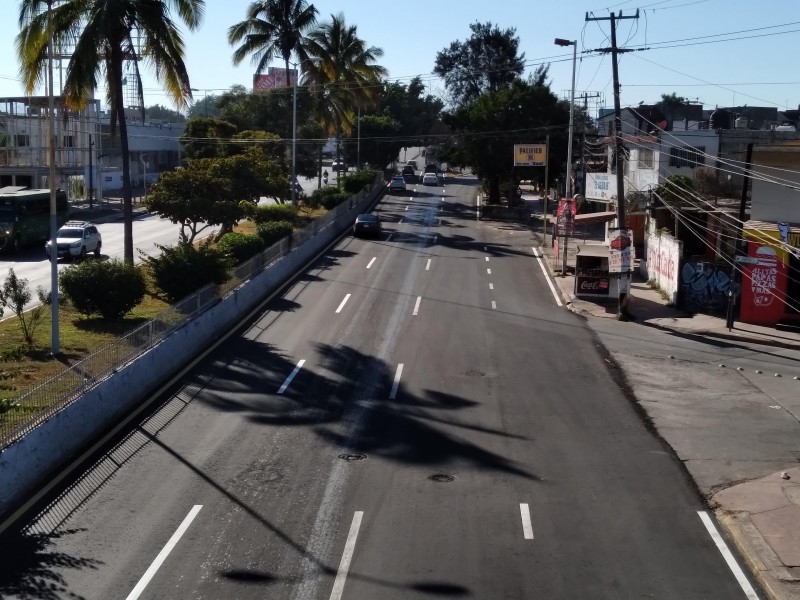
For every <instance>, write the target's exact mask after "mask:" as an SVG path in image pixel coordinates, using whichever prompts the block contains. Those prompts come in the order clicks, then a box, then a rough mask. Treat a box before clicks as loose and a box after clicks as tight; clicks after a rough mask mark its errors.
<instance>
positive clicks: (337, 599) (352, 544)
mask: <svg viewBox="0 0 800 600" xmlns="http://www.w3.org/2000/svg"><path fill="white" fill-rule="evenodd" d="M363 517H364V511H363V510H357V511H356V512H355V514H354V515H353V522H352V523H351V524H350V533H348V534H347V541H346V542H345V544H344V552H342V560H341V561H340V562H339V571H338V572H337V573H336V579H335V580H334V582H333V589H332V590H331V597H330V600H341V597H342V592H343V591H344V583H345V581H347V572H348V571H349V570H350V561H351V560H353V551H354V550H355V548H356V539H357V538H358V530H359V529H360V528H361V519H362V518H363Z"/></svg>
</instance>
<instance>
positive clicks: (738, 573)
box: [697, 510, 758, 600]
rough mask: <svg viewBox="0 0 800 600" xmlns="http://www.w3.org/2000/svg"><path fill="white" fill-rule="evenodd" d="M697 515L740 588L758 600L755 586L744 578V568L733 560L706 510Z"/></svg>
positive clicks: (754, 599) (752, 599)
mask: <svg viewBox="0 0 800 600" xmlns="http://www.w3.org/2000/svg"><path fill="white" fill-rule="evenodd" d="M697 514H698V515H699V516H700V520H701V521H703V525H705V526H706V530H707V531H708V534H709V535H710V536H711V539H712V540H714V543H715V544H716V545H717V550H719V551H720V552H721V553H722V556H723V557H724V558H725V562H726V563H728V567H729V568H730V570H731V571H732V572H733V576H734V577H736V581H738V582H739V586H741V588H742V591H743V592H744V595H745V596H747V597H748V598H749V599H750V600H758V595H757V594H756V591H755V590H754V589H753V586H751V585H750V582H749V581H747V577H745V576H744V573H743V572H742V568H741V567H740V566H739V564H738V563H737V562H736V559H735V558H733V554H731V551H730V550H729V549H728V545H727V544H726V543H725V540H723V539H722V536H721V535H720V534H719V532H718V531H717V528H716V527H715V526H714V522H713V521H712V520H711V517H710V516H709V514H708V513H707V512H706V511H704V510H698V511H697Z"/></svg>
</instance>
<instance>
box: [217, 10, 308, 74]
mask: <svg viewBox="0 0 800 600" xmlns="http://www.w3.org/2000/svg"><path fill="white" fill-rule="evenodd" d="M316 23H317V9H316V8H314V5H313V4H308V2H306V0H260V1H259V0H256V1H255V2H251V3H250V6H248V7H247V16H246V18H245V20H244V21H241V22H240V23H236V24H235V25H233V26H231V27H230V29H228V42H229V43H230V44H231V45H235V44H239V43H240V42H241V45H240V46H239V47H238V48H236V50H235V51H234V53H233V64H234V65H239V64H241V63H242V61H243V60H244V59H245V58H247V56H248V55H252V63H253V65H254V66H255V67H256V73H257V74H261V73H263V72H264V71H265V70H266V68H267V66H268V65H269V62H270V61H271V60H272V59H273V58H277V57H280V58H282V59H283V62H284V64H285V65H286V71H287V73H288V71H289V59H290V58H291V57H292V53H293V52H294V53H295V54H296V55H297V56H298V57H299V58H300V59H304V58H306V53H305V49H304V46H305V41H306V40H305V32H306V31H308V30H309V29H311V28H313V27H314V25H316ZM286 87H289V80H288V78H287V80H286Z"/></svg>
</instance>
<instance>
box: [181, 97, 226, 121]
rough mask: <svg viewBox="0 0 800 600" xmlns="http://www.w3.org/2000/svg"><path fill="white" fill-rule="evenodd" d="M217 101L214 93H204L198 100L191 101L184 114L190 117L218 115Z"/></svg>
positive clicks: (217, 98)
mask: <svg viewBox="0 0 800 600" xmlns="http://www.w3.org/2000/svg"><path fill="white" fill-rule="evenodd" d="M218 101H219V96H217V95H215V94H211V95H205V96H203V97H202V98H200V99H199V100H196V101H194V102H192V105H191V106H190V107H189V110H187V111H186V116H187V117H188V118H190V119H191V118H193V117H218V116H219V109H218V108H217V102H218Z"/></svg>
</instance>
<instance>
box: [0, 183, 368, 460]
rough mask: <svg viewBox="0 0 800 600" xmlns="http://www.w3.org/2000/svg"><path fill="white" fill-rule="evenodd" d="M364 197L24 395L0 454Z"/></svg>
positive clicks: (3, 425) (8, 418)
mask: <svg viewBox="0 0 800 600" xmlns="http://www.w3.org/2000/svg"><path fill="white" fill-rule="evenodd" d="M365 196H366V192H365V191H362V192H359V193H358V194H356V195H354V196H353V197H352V198H351V199H350V201H349V202H343V203H342V204H340V205H338V206H336V207H334V208H333V209H332V210H329V211H328V212H327V213H325V214H324V215H322V216H320V217H318V218H316V219H314V220H312V221H311V222H310V223H308V225H306V226H305V227H303V228H302V229H299V230H297V231H295V232H293V233H292V235H291V236H289V237H286V238H284V239H282V240H280V241H278V242H276V243H275V244H273V245H272V246H270V247H269V248H267V249H266V250H264V251H263V252H261V253H260V254H258V255H256V256H255V257H253V258H251V259H250V260H248V261H246V262H244V263H242V264H240V265H237V266H236V267H235V268H234V269H233V271H232V273H231V278H230V279H229V280H228V281H226V282H224V283H222V284H220V285H213V284H212V285H208V286H206V287H204V288H201V289H200V290H198V291H197V292H195V293H194V294H192V295H191V296H187V297H186V298H184V299H183V300H181V301H180V302H178V303H177V304H175V305H173V306H171V307H170V308H168V309H167V310H165V311H164V312H162V313H161V314H160V315H158V316H157V317H155V318H154V319H152V320H151V321H148V322H147V323H145V324H143V325H141V326H140V327H138V328H136V329H134V330H133V331H131V332H130V333H128V334H126V335H124V336H122V337H120V338H117V339H116V340H115V341H113V342H112V343H110V344H108V345H107V346H105V347H103V348H101V349H100V350H98V351H97V352H95V353H93V354H91V355H89V356H87V357H86V358H84V359H82V360H81V361H79V362H77V363H75V364H74V365H72V366H71V367H69V368H67V369H65V370H64V371H63V372H61V373H59V374H58V375H56V376H54V377H52V378H51V379H49V380H47V381H45V382H43V383H41V384H40V385H38V386H36V387H35V388H32V389H30V390H28V391H27V392H25V393H24V394H23V395H21V396H20V397H19V398H17V399H16V400H15V403H16V406H15V407H14V408H12V409H11V410H8V411H7V412H6V413H5V414H3V415H2V419H0V449H2V448H5V447H6V446H8V445H10V444H11V443H12V442H14V441H15V440H18V439H19V438H21V437H23V436H24V435H25V434H26V433H28V432H29V431H31V430H32V429H34V428H35V427H37V426H38V425H39V424H40V423H43V422H45V421H47V420H48V419H49V418H50V417H52V416H53V415H54V414H56V413H57V412H58V411H60V410H62V409H63V408H64V407H66V406H68V405H69V404H71V403H72V402H74V401H75V400H77V399H78V398H80V396H81V395H83V394H84V393H86V392H87V391H88V390H90V389H91V388H92V387H94V386H95V385H96V384H97V383H99V382H100V381H102V380H103V379H105V378H107V377H109V376H111V375H112V374H113V373H114V372H116V371H117V370H118V369H120V368H121V367H123V366H124V365H126V364H128V363H129V362H131V361H133V360H134V359H135V358H136V357H138V356H140V355H141V354H143V353H145V352H147V351H148V350H149V349H150V348H152V347H153V346H155V345H156V344H158V343H159V342H160V341H161V340H162V339H164V338H165V337H167V336H168V335H169V334H170V333H171V332H172V331H174V330H175V329H177V328H179V327H181V326H182V325H183V324H184V323H186V322H187V321H189V320H191V319H192V318H194V317H195V316H196V315H197V314H199V313H200V312H202V311H204V310H206V309H208V308H209V307H210V306H212V305H213V304H214V303H216V302H217V301H219V300H220V299H221V298H224V297H225V296H226V295H227V294H229V293H230V292H231V291H233V290H235V289H236V288H238V287H239V286H240V285H242V284H243V283H245V282H246V281H248V280H250V279H252V278H253V277H254V276H255V275H257V274H259V273H261V272H262V271H263V270H264V269H267V268H269V266H270V265H272V264H273V263H275V262H276V261H277V260H279V259H280V258H281V257H283V256H285V255H286V254H288V253H289V252H291V251H292V250H293V249H294V248H296V247H298V246H300V245H301V244H303V243H305V242H307V241H308V240H310V239H311V238H313V237H314V236H315V235H317V234H318V233H319V232H320V231H322V230H323V229H325V228H326V227H330V226H331V225H332V224H334V223H335V222H336V221H337V220H339V219H340V218H344V217H346V216H347V215H348V214H349V213H350V212H351V211H352V210H353V208H354V207H357V206H358V205H359V203H360V202H361V200H363V199H364V197H365Z"/></svg>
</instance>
